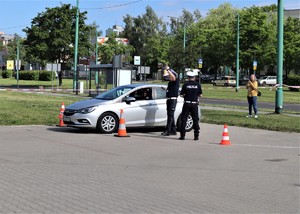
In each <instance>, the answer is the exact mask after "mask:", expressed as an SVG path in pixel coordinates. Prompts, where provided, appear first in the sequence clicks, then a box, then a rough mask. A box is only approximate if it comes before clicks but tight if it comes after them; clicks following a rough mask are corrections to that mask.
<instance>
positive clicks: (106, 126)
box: [97, 112, 119, 134]
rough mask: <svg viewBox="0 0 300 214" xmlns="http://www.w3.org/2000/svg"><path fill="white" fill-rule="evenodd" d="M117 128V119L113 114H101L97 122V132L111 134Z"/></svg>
mask: <svg viewBox="0 0 300 214" xmlns="http://www.w3.org/2000/svg"><path fill="white" fill-rule="evenodd" d="M118 127H119V118H118V116H116V115H115V114H113V113H110V112H107V113H104V114H102V115H101V116H100V117H99V119H98V122H97V130H98V131H99V132H101V133H105V134H111V133H114V132H116V131H117V129H118Z"/></svg>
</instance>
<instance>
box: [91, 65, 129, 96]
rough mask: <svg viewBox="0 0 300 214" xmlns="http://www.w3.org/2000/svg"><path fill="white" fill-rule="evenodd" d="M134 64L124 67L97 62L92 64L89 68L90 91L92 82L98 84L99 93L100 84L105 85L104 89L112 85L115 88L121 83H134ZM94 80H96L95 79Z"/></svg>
mask: <svg viewBox="0 0 300 214" xmlns="http://www.w3.org/2000/svg"><path fill="white" fill-rule="evenodd" d="M133 70H135V67H134V66H131V65H130V66H126V67H122V68H114V67H113V65H112V64H95V65H91V66H90V70H89V86H88V88H89V91H90V92H91V89H92V84H93V82H94V84H95V85H96V89H97V93H99V91H100V88H101V87H100V86H101V85H103V86H104V88H103V89H104V90H107V89H108V88H109V86H110V87H112V88H114V87H116V86H120V85H126V84H131V83H132V78H133V76H132V75H133ZM93 80H94V81H93Z"/></svg>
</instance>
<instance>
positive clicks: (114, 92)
mask: <svg viewBox="0 0 300 214" xmlns="http://www.w3.org/2000/svg"><path fill="white" fill-rule="evenodd" d="M132 89H133V87H125V86H124V87H117V88H113V89H111V90H109V91H106V92H104V93H102V94H99V95H98V96H96V97H95V98H96V99H100V100H114V99H116V98H118V97H120V96H122V95H123V94H126V93H127V92H129V91H131V90H132Z"/></svg>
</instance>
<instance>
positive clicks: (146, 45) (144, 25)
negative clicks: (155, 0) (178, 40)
mask: <svg viewBox="0 0 300 214" xmlns="http://www.w3.org/2000/svg"><path fill="white" fill-rule="evenodd" d="M124 22H125V24H126V25H125V30H124V37H126V38H128V39H129V41H130V44H131V45H132V46H133V47H134V48H135V52H134V53H133V54H134V55H139V56H141V62H142V64H143V65H148V66H149V65H150V67H151V70H152V71H153V72H155V71H157V66H158V62H161V61H162V60H163V59H164V58H165V57H166V54H167V53H166V50H168V48H169V47H168V45H169V42H168V38H167V30H166V24H165V23H164V22H163V20H162V18H158V17H157V15H156V14H155V12H154V10H153V9H152V8H151V7H150V6H147V7H146V13H145V14H143V15H142V16H138V17H136V18H135V17H132V16H130V15H128V14H127V15H126V16H125V17H124Z"/></svg>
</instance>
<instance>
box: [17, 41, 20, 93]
mask: <svg viewBox="0 0 300 214" xmlns="http://www.w3.org/2000/svg"><path fill="white" fill-rule="evenodd" d="M19 66H20V38H19V37H17V63H16V70H17V88H18V89H19Z"/></svg>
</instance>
